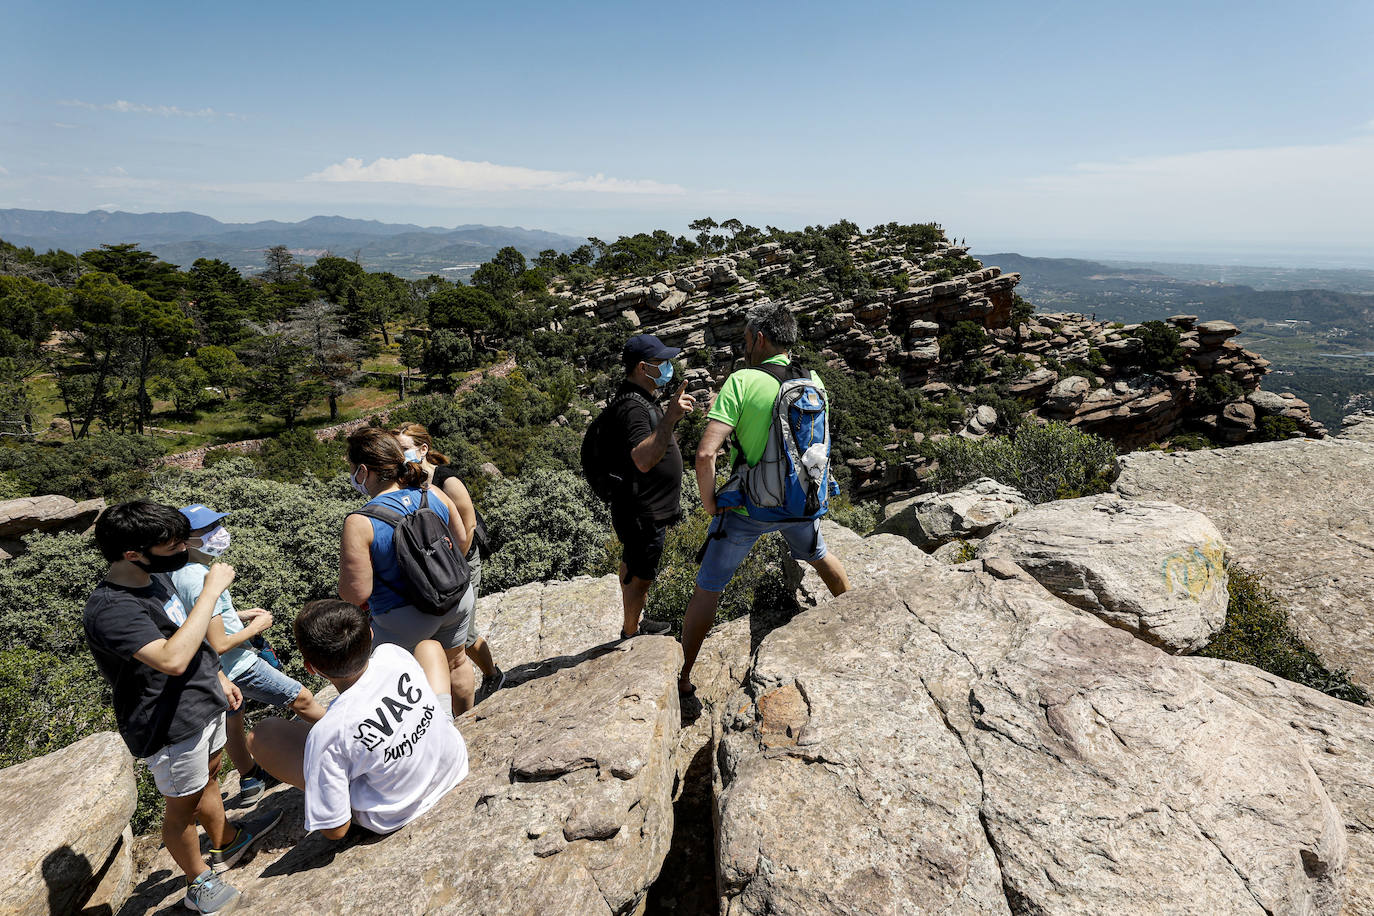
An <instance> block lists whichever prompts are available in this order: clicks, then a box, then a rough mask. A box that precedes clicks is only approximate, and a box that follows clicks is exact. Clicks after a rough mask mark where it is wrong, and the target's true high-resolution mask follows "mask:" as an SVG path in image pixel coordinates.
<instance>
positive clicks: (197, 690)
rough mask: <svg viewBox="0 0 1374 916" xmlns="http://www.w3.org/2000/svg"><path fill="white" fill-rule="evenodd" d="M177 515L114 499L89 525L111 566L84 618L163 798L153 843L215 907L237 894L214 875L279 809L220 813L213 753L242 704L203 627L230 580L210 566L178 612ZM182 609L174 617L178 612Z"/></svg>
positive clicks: (185, 526)
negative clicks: (248, 819)
mask: <svg viewBox="0 0 1374 916" xmlns="http://www.w3.org/2000/svg"><path fill="white" fill-rule="evenodd" d="M189 533H190V524H189V523H188V522H187V521H186V516H184V515H182V514H181V513H180V512H178V511H177V510H176V509H173V508H172V507H170V506H163V505H159V504H157V503H152V502H147V501H144V500H135V501H133V502H128V503H124V504H122V505H118V506H112V507H110V508H109V509H107V510H105V512H104V513H103V514H102V515H101V516H100V518H99V519H98V520H97V521H96V523H95V540H96V544H97V546H99V548H100V552H101V554H103V555H104V557H105V559H107V560H109V561H110V568H109V571H108V572H106V574H105V578H104V579H103V580H102V581H101V583H100V584H99V585H98V586H96V588H95V591H94V592H92V593H91V597H90V599H89V600H88V601H87V602H86V609H85V612H84V614H83V623H84V625H85V630H86V641H87V643H88V644H89V645H90V648H91V654H92V655H94V656H95V662H96V666H97V667H98V668H99V669H100V673H101V674H102V675H104V677H105V679H106V680H107V681H109V683H110V686H111V688H112V689H113V694H114V696H113V699H114V711H115V721H116V722H117V723H118V725H119V733H120V735H121V736H122V737H123V738H124V743H125V744H126V745H128V747H129V751H130V752H131V753H132V754H133V755H134V756H135V757H140V758H142V759H143V761H144V762H145V763H147V764H148V768H149V769H150V770H152V772H153V778H154V780H155V781H156V782H157V788H158V791H159V792H161V793H162V796H163V798H165V799H166V802H167V811H166V815H165V816H164V817H163V820H162V841H163V843H164V844H165V845H166V846H167V851H168V852H169V853H171V855H172V858H173V859H175V860H176V863H177V865H179V866H181V869H182V871H184V872H185V873H186V880H187V882H188V887H187V890H186V899H185V904H186V906H187V907H188V908H189V909H192V910H194V911H196V912H199V913H224V912H228V911H229V910H231V909H233V908H234V907H235V906H237V905H238V903H239V892H238V891H237V890H235V889H234V888H232V887H230V886H229V885H228V884H226V883H225V882H223V881H222V880H220V879H219V878H218V877H217V873H218V872H221V871H224V870H225V869H227V868H228V867H229V866H231V865H233V864H234V863H235V862H236V861H238V859H239V858H240V857H241V856H242V855H243V854H244V852H246V851H247V850H248V848H249V847H250V846H251V845H252V844H253V843H254V842H256V841H257V840H258V839H259V838H261V837H262V836H263V834H265V833H266V832H267V831H268V830H270V829H272V827H274V826H276V824H277V822H278V821H279V820H281V812H276V813H275V814H272V815H270V816H268V817H266V818H261V819H259V821H258V822H257V823H253V824H244V825H234V824H230V823H229V822H227V821H226V820H225V816H224V804H223V802H222V801H221V800H220V794H219V782H218V781H217V780H216V779H215V778H214V776H215V774H216V773H217V772H218V770H219V762H220V754H221V752H222V750H223V748H224V739H225V729H224V722H225V715H224V712H225V709H226V708H234V709H237V708H238V706H239V704H240V703H241V702H242V701H243V698H242V696H241V695H240V694H239V690H238V688H237V687H235V686H234V685H233V684H232V683H231V682H230V681H229V680H228V679H227V678H225V677H224V675H223V674H222V673H220V670H219V656H218V655H216V654H215V652H214V650H213V649H211V648H210V646H209V644H208V643H206V642H205V630H206V627H207V626H208V625H209V623H210V615H211V611H213V610H214V607H215V602H216V601H217V600H218V598H219V596H220V593H221V592H223V591H224V590H225V589H226V588H228V587H229V584H230V583H231V582H233V581H234V570H233V567H231V566H226V565H224V564H222V563H217V564H215V565H214V566H212V567H211V568H210V572H209V574H208V575H207V576H206V577H205V590H204V591H203V592H202V593H201V595H200V597H199V598H198V599H197V600H196V603H195V606H194V607H193V608H191V609H190V612H189V613H184V612H183V609H182V607H181V601H180V599H179V598H177V596H176V591H175V590H174V589H173V588H172V585H171V582H170V581H169V580H168V578H167V576H166V575H165V574H166V573H169V572H171V571H173V570H175V569H180V568H181V567H182V566H184V565H185V564H186V561H187V556H188V555H187V545H186V538H187V536H188V534H189ZM183 617H184V618H185V623H183V624H180V625H178V624H177V623H175V622H174V621H175V620H180V619H182V618H183ZM197 821H199V822H200V824H201V826H203V827H204V828H205V833H206V835H207V836H208V837H209V838H210V843H211V847H212V848H211V850H210V865H209V867H206V863H205V860H204V859H202V858H201V853H200V843H199V841H198V840H197V837H196V822H197Z"/></svg>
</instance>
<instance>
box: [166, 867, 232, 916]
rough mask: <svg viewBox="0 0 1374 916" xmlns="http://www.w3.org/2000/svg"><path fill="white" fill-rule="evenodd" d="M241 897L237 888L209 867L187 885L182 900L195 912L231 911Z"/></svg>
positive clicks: (187, 907)
mask: <svg viewBox="0 0 1374 916" xmlns="http://www.w3.org/2000/svg"><path fill="white" fill-rule="evenodd" d="M241 899H242V898H241V897H240V895H239V892H238V889H237V888H235V887H234V886H233V885H231V884H229V883H228V882H226V881H224V880H223V879H222V878H220V877H219V876H218V875H216V874H215V873H214V872H213V871H211V870H210V869H208V868H207V869H205V871H203V872H201V873H200V876H199V877H197V878H196V880H194V881H192V882H191V883H190V884H189V885H187V886H186V896H185V897H183V898H182V900H181V902H182V904H183V905H184V906H185V907H186V909H188V910H191V911H192V912H194V913H229V912H232V911H233V910H235V909H236V908H237V907H238V905H239V901H240V900H241Z"/></svg>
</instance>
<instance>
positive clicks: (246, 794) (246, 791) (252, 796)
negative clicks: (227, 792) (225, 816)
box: [239, 776, 267, 805]
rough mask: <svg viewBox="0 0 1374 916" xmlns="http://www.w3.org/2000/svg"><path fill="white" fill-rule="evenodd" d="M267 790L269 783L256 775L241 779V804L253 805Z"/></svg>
mask: <svg viewBox="0 0 1374 916" xmlns="http://www.w3.org/2000/svg"><path fill="white" fill-rule="evenodd" d="M266 791H267V783H265V782H263V781H262V780H261V779H258V778H257V777H256V776H245V777H243V778H242V779H240V780H239V804H240V805H251V804H253V803H254V802H256V801H257V800H258V799H260V798H262V794H263V793H264V792H266Z"/></svg>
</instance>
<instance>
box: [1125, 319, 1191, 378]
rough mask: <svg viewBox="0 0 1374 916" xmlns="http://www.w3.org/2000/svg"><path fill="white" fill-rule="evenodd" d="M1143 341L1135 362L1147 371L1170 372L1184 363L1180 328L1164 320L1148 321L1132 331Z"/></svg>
mask: <svg viewBox="0 0 1374 916" xmlns="http://www.w3.org/2000/svg"><path fill="white" fill-rule="evenodd" d="M1131 336H1132V337H1135V338H1137V339H1138V340H1139V341H1140V343H1141V349H1140V352H1139V354H1137V355H1136V357H1135V362H1137V363H1138V364H1139V365H1140V368H1141V369H1144V370H1145V371H1146V372H1168V371H1172V370H1174V369H1177V368H1178V367H1179V366H1181V365H1183V359H1184V354H1183V347H1182V346H1180V345H1179V339H1180V338H1179V333H1178V328H1176V327H1174V326H1173V325H1171V324H1166V323H1165V322H1163V321H1147V322H1145V323H1144V324H1142V325H1141V326H1140V327H1138V328H1136V329H1135V330H1134V331H1132V332H1131Z"/></svg>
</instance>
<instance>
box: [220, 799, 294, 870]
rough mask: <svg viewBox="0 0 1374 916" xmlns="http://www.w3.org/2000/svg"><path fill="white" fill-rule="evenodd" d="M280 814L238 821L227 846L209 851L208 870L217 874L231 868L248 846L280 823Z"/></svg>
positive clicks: (276, 812) (273, 813) (277, 812)
mask: <svg viewBox="0 0 1374 916" xmlns="http://www.w3.org/2000/svg"><path fill="white" fill-rule="evenodd" d="M281 814H282V813H281V812H280V811H273V812H271V813H270V814H264V815H262V816H261V817H257V818H254V819H253V820H248V821H240V822H239V825H238V832H237V833H235V834H234V838H233V839H232V840H230V841H229V845H228V846H226V847H224V848H223V849H211V850H210V870H211V871H213V872H214V873H215V874H219V873H220V872H223V871H226V870H228V869H229V868H231V867H232V866H233V864H234V863H235V862H237V861H238V860H239V859H240V858H242V857H243V854H244V853H245V852H247V851H248V848H249V847H250V846H252V845H253V844H254V843H256V842H257V841H258V840H260V839H262V838H263V837H265V836H266V835H267V834H269V833H271V832H272V828H273V827H275V826H277V824H278V823H280V822H281Z"/></svg>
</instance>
